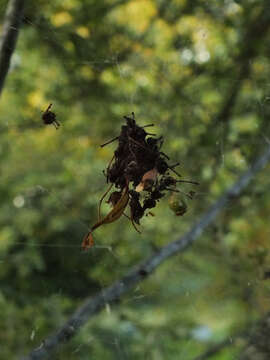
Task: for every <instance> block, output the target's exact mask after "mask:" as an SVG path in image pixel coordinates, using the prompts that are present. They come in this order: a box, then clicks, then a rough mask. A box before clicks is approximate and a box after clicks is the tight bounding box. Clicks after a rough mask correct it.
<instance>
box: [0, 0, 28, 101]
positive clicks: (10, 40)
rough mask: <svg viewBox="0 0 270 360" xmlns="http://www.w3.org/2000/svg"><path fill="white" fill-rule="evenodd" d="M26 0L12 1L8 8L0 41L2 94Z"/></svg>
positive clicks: (0, 89) (0, 83)
mask: <svg viewBox="0 0 270 360" xmlns="http://www.w3.org/2000/svg"><path fill="white" fill-rule="evenodd" d="M23 7H24V0H10V1H9V3H8V6H7V10H6V14H5V19H4V24H3V31H2V36H1V39H0V94H1V92H2V90H3V87H4V82H5V78H6V75H7V73H8V69H9V65H10V60H11V56H12V53H13V51H14V49H15V46H16V41H17V37H18V33H19V28H20V24H21V20H22V16H23Z"/></svg>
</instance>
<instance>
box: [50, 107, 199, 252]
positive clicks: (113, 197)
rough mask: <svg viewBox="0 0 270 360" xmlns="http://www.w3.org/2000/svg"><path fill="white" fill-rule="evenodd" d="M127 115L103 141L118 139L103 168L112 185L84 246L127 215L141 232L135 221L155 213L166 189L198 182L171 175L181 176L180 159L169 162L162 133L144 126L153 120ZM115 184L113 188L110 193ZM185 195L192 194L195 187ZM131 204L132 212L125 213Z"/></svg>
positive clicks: (182, 210) (171, 189) (177, 212)
mask: <svg viewBox="0 0 270 360" xmlns="http://www.w3.org/2000/svg"><path fill="white" fill-rule="evenodd" d="M47 110H48V109H47ZM124 119H125V120H126V125H122V127H121V132H120V135H119V136H117V137H115V138H113V139H112V140H110V141H108V142H106V143H105V144H103V145H101V147H103V146H105V145H108V144H110V143H112V142H114V141H118V146H117V148H116V150H115V151H114V155H113V157H112V159H111V161H110V162H109V165H108V166H107V168H106V170H105V171H104V175H105V177H106V180H107V183H109V184H110V187H109V189H108V190H107V191H106V192H105V194H104V195H103V196H102V198H101V200H100V202H99V211H98V213H99V218H98V221H97V223H96V224H94V225H93V227H92V228H91V230H90V232H89V233H88V234H87V235H86V236H85V237H84V239H83V243H82V248H83V250H87V249H88V248H90V247H91V246H93V244H94V240H93V235H92V232H93V231H94V230H95V229H97V228H98V227H100V226H101V225H104V224H108V223H111V222H114V221H116V220H117V219H119V218H120V217H121V216H122V215H125V216H126V217H127V218H129V219H130V220H131V222H132V224H133V226H134V228H135V229H136V230H137V231H138V232H139V230H138V229H137V227H136V225H135V224H137V225H140V220H141V218H142V217H143V216H144V215H148V214H150V215H153V213H152V212H151V211H149V210H150V209H152V208H154V207H155V206H156V205H157V202H159V200H160V199H161V198H163V197H164V196H165V195H166V192H169V193H171V194H172V193H177V192H180V191H179V190H177V189H176V185H177V183H190V184H193V185H198V183H197V182H196V181H189V180H178V178H175V177H173V176H172V175H171V172H173V173H174V174H175V175H177V177H180V176H181V175H180V174H179V173H178V172H177V171H176V170H175V167H176V166H178V165H179V163H176V164H173V165H170V164H169V163H168V161H169V160H170V159H169V157H168V156H167V155H166V154H165V153H164V152H162V151H161V147H162V144H163V136H160V137H156V136H155V135H154V134H150V133H148V132H147V131H146V130H145V128H146V127H150V126H153V124H150V125H146V126H143V127H141V126H139V125H137V124H136V121H135V115H134V113H132V116H131V117H129V116H124ZM113 187H114V190H113V191H112V192H111V193H110V194H109V192H110V190H111V189H112V188H113ZM108 194H109V195H108ZM182 194H183V193H182ZM107 195H108V200H107V203H109V204H111V206H112V210H111V211H110V212H109V213H108V214H107V215H106V216H105V217H104V218H103V219H101V217H100V208H101V204H102V201H103V199H104V198H105V197H106V196H107ZM185 195H186V196H187V197H189V198H192V197H193V196H194V191H190V192H189V193H188V194H185ZM128 205H129V209H130V215H129V216H128V215H126V214H125V213H124V211H125V210H126V208H127V206H128ZM181 206H182V207H181V209H180V208H179V207H178V208H177V211H175V214H176V215H178V216H179V215H183V214H184V213H185V212H186V208H187V206H186V203H185V202H184V201H182V203H181ZM146 211H147V213H146Z"/></svg>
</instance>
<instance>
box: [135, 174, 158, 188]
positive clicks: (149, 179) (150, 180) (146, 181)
mask: <svg viewBox="0 0 270 360" xmlns="http://www.w3.org/2000/svg"><path fill="white" fill-rule="evenodd" d="M157 175H158V171H157V169H156V168H153V169H151V170H149V171H147V172H146V173H145V174H144V175H143V177H142V180H141V182H140V183H139V185H137V187H136V189H135V190H136V191H137V192H141V191H143V190H148V189H150V188H151V187H152V185H153V184H154V182H155V181H156V178H157Z"/></svg>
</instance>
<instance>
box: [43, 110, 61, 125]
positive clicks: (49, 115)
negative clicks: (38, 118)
mask: <svg viewBox="0 0 270 360" xmlns="http://www.w3.org/2000/svg"><path fill="white" fill-rule="evenodd" d="M51 107H52V104H50V105H49V106H48V107H47V109H46V110H45V111H44V112H43V115H42V120H43V122H44V124H45V125H50V124H53V125H54V126H55V128H56V130H57V129H58V128H59V126H60V124H59V122H58V121H57V120H56V115H55V113H54V112H52V111H50V108H51Z"/></svg>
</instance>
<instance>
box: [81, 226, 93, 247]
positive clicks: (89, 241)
mask: <svg viewBox="0 0 270 360" xmlns="http://www.w3.org/2000/svg"><path fill="white" fill-rule="evenodd" d="M93 245H94V239H93V235H92V232H91V231H90V232H89V233H88V234H87V235H85V237H84V239H83V242H82V249H83V250H84V251H86V250H88V249H90V248H91V247H92V246H93Z"/></svg>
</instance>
